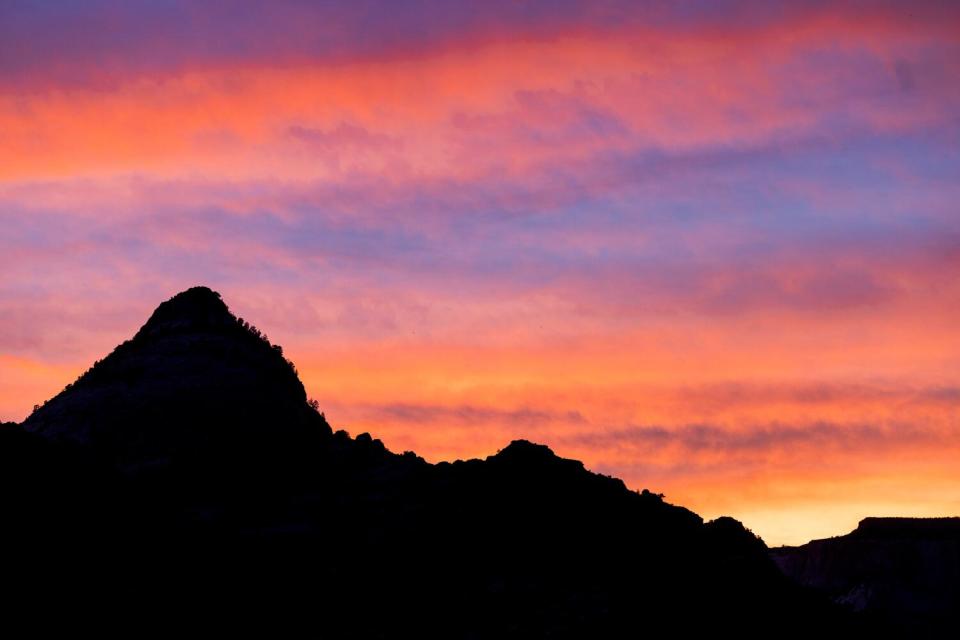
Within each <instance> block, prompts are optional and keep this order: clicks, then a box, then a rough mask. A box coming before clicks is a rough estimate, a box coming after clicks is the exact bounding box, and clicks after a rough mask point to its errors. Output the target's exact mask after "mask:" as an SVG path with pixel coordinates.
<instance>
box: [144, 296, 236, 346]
mask: <svg viewBox="0 0 960 640" xmlns="http://www.w3.org/2000/svg"><path fill="white" fill-rule="evenodd" d="M236 321H237V320H236V318H235V317H234V315H233V314H232V313H230V309H229V308H228V307H227V305H226V303H224V301H223V299H222V298H221V297H220V294H219V293H217V292H216V291H214V290H213V289H210V288H209V287H205V286H197V287H191V288H190V289H187V290H186V291H181V292H180V293H178V294H177V295H175V296H173V297H172V298H170V299H169V300H167V301H166V302H162V303H160V306H158V307H157V308H156V310H155V311H154V312H153V315H151V316H150V319H149V320H147V323H146V324H145V325H144V326H143V328H142V329H140V332H139V333H138V334H137V335H138V336H139V335H141V334H142V335H150V334H153V333H158V332H166V331H176V330H182V329H188V330H189V329H198V328H204V327H217V326H226V325H230V324H235V323H236Z"/></svg>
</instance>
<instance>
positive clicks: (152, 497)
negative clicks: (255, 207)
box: [0, 287, 875, 638]
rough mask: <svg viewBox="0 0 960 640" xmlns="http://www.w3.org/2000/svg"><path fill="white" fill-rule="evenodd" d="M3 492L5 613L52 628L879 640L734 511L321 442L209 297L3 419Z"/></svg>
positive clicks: (518, 468)
mask: <svg viewBox="0 0 960 640" xmlns="http://www.w3.org/2000/svg"><path fill="white" fill-rule="evenodd" d="M0 499H2V505H3V512H4V514H5V522H6V523H7V526H6V527H5V528H4V530H3V535H4V540H3V548H4V549H6V550H7V559H8V562H7V578H6V580H7V584H8V585H14V586H15V589H14V592H15V593H14V595H13V596H10V597H9V598H8V599H7V600H6V602H7V603H8V605H9V609H10V611H16V612H18V614H20V615H24V616H27V617H29V618H30V620H31V624H33V625H34V627H37V625H39V627H40V628H44V627H45V626H46V627H52V630H56V631H60V632H62V631H64V630H69V631H71V632H79V631H80V630H83V631H85V632H88V631H90V630H95V631H97V632H98V633H100V634H101V635H103V634H108V635H109V634H114V633H116V634H119V633H123V634H124V635H129V634H130V633H139V632H142V631H151V632H153V631H156V630H158V629H160V628H167V629H170V630H172V631H174V632H183V631H184V630H185V629H189V630H191V631H195V632H196V631H200V630H206V631H213V632H218V633H225V632H227V631H230V632H234V631H237V630H242V631H244V632H251V631H253V630H260V631H261V632H268V633H271V634H273V635H276V634H279V633H293V632H294V631H295V632H296V633H297V635H309V636H320V637H397V636H406V635H414V636H416V637H445V638H485V637H490V638H503V637H518V638H519V637H522V638H530V637H552V638H557V637H590V638H601V637H643V636H654V637H659V636H663V635H671V636H680V637H685V636H689V635H694V634H704V633H710V634H731V633H732V634H736V636H739V637H770V636H771V635H777V636H781V637H783V636H786V637H791V636H796V637H806V636H810V635H814V634H816V635H818V636H820V637H823V636H824V635H827V636H831V635H836V636H837V637H839V636H842V635H845V634H851V633H853V634H856V633H867V632H870V633H875V632H874V631H871V629H870V627H869V625H868V621H866V622H865V621H864V620H861V619H860V617H858V616H854V615H852V614H850V613H849V612H848V611H846V610H845V609H844V608H843V607H840V606H837V605H835V604H832V603H831V602H830V601H829V600H828V599H827V598H826V597H825V596H822V595H820V594H819V593H817V592H815V591H814V590H812V589H808V588H805V587H802V586H799V585H797V584H795V583H794V582H792V581H790V580H789V579H788V578H786V577H785V576H784V575H783V574H782V573H781V572H780V570H778V568H777V566H776V564H775V563H774V562H773V560H771V558H770V555H769V552H768V550H767V548H766V546H765V545H764V544H763V542H762V541H761V540H760V539H759V538H757V537H756V536H754V535H753V534H752V533H751V532H749V531H748V530H746V529H745V528H744V527H743V526H742V525H741V524H740V523H739V522H737V521H735V520H733V519H731V518H720V519H718V520H715V521H712V522H706V523H705V522H704V521H703V519H702V518H700V517H699V516H698V515H696V514H695V513H693V512H692V511H689V510H687V509H684V508H682V507H678V506H674V505H671V504H669V503H667V502H666V501H664V499H663V498H662V496H660V495H658V494H656V493H652V492H650V491H647V490H644V491H641V492H636V491H632V490H630V489H628V488H627V487H626V486H625V485H624V484H623V482H622V481H620V480H618V479H615V478H611V477H608V476H604V475H601V474H596V473H592V472H590V471H589V470H587V469H585V468H584V466H583V464H582V463H580V462H578V461H575V460H567V459H563V458H560V457H558V456H556V455H555V454H554V453H553V452H552V451H551V450H550V449H549V448H548V447H546V446H543V445H538V444H534V443H530V442H527V441H524V440H518V441H515V442H512V443H509V444H508V445H507V446H506V447H504V448H503V449H502V450H501V451H499V452H497V453H495V454H494V455H491V456H489V457H488V458H486V459H485V460H466V461H456V462H450V463H448V462H443V463H439V464H429V463H427V462H426V461H424V460H423V459H422V458H420V457H418V456H417V455H415V454H414V453H411V452H407V453H403V454H395V453H392V452H390V451H389V450H387V449H386V448H385V447H384V445H383V443H381V442H380V441H379V440H377V439H375V438H373V437H371V436H370V435H369V434H360V435H358V436H356V437H355V438H354V437H351V436H350V435H349V434H347V433H346V432H344V431H334V430H333V429H332V428H331V427H330V425H329V424H328V423H327V421H326V419H325V418H324V416H323V415H322V414H321V413H319V412H318V410H317V407H316V404H315V403H311V402H309V401H308V399H307V396H306V393H305V392H304V388H303V385H302V384H301V382H300V381H299V379H298V377H297V374H296V369H295V368H294V366H293V365H292V364H291V363H290V362H289V361H287V360H286V359H285V358H284V357H283V354H282V350H281V349H280V348H279V347H277V346H273V345H271V344H270V343H269V341H268V340H267V339H266V338H265V337H264V336H263V335H262V334H261V333H260V332H259V331H258V330H257V329H255V328H254V327H252V326H250V325H249V324H248V323H246V322H244V321H242V320H240V319H238V318H236V317H234V316H233V315H232V314H231V313H230V311H229V309H228V308H227V306H226V304H224V302H223V300H222V299H221V297H220V295H219V294H217V293H215V292H214V291H211V290H210V289H208V288H205V287H195V288H193V289H189V290H187V291H184V292H182V293H180V294H178V295H176V296H174V297H173V298H171V299H170V300H168V301H166V302H164V303H163V304H161V305H160V306H159V307H158V308H157V309H156V311H155V312H154V313H153V315H152V316H151V317H150V319H149V320H148V321H147V323H146V324H145V325H144V326H143V327H142V328H141V329H140V330H139V331H138V332H137V333H136V335H135V336H134V337H133V338H132V339H131V340H129V341H127V342H124V343H123V344H121V345H120V346H118V347H117V348H116V349H115V350H114V351H113V352H112V353H111V354H110V355H108V356H107V357H105V358H104V359H103V360H102V361H99V362H97V363H96V364H94V366H93V367H91V368H90V370H88V371H87V372H86V373H84V374H83V375H82V376H81V377H80V378H79V379H78V380H77V381H76V382H74V383H73V384H71V385H69V386H68V387H67V388H66V389H64V390H63V391H62V392H61V393H60V394H58V395H57V396H55V397H54V398H52V399H51V400H49V401H48V402H46V403H44V404H43V406H41V407H38V408H37V409H36V410H35V411H34V412H33V414H31V415H30V416H29V417H28V418H27V419H26V420H25V421H24V423H23V424H22V425H14V424H5V425H2V428H0ZM54 612H55V614H54ZM47 630H50V629H47Z"/></svg>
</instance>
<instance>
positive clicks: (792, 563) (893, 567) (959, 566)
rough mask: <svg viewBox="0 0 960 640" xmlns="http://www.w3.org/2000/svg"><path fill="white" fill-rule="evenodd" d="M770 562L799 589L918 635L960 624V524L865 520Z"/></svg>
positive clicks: (784, 550)
mask: <svg viewBox="0 0 960 640" xmlns="http://www.w3.org/2000/svg"><path fill="white" fill-rule="evenodd" d="M771 557H772V558H773V559H774V561H775V562H776V563H777V565H778V566H779V567H780V569H781V570H782V571H783V572H784V573H785V574H786V575H787V576H789V577H790V578H792V579H794V580H796V581H797V582H799V583H800V584H803V585H806V586H810V587H814V588H817V589H821V590H823V591H826V592H827V593H829V594H830V596H831V597H832V598H833V599H834V600H835V601H837V602H840V603H844V604H847V605H849V606H851V607H853V608H854V609H856V610H858V611H863V612H866V613H868V614H870V615H872V616H874V617H877V618H879V619H883V620H888V621H890V622H892V623H894V624H899V625H904V626H906V627H907V628H909V629H913V630H915V631H917V632H920V630H923V629H927V628H933V627H942V626H944V625H945V624H948V623H950V622H951V621H960V617H958V612H960V518H931V519H920V518H866V519H864V520H862V521H861V522H860V525H859V526H858V527H857V529H855V530H854V531H853V532H851V533H850V534H848V535H845V536H840V537H836V538H829V539H826V540H814V541H812V542H809V543H807V544H805V545H803V546H800V547H781V548H778V549H773V550H771Z"/></svg>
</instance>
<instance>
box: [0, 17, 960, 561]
mask: <svg viewBox="0 0 960 640" xmlns="http://www.w3.org/2000/svg"><path fill="white" fill-rule="evenodd" d="M958 203H960V4H957V3H951V2H923V1H917V0H913V1H910V2H900V3H897V2H829V3H828V2H800V1H794V2H784V3H777V2H770V1H760V0H756V1H743V2H727V1H710V2H706V1H704V2H684V3H673V2H657V1H653V2H643V3H641V2H635V1H632V0H631V1H623V2H620V1H616V0H609V1H606V0H600V1H592V2H576V1H572V0H571V1H567V0H554V1H549V2H546V1H544V2H541V1H535V0H531V1H522V0H511V1H507V0H487V1H486V2H483V3H477V2H455V1H453V0H420V1H407V0H384V1H375V0H351V2H339V3H338V2H306V1H302V0H272V1H271V2H269V3H254V2H246V1H242V0H236V1H230V2H228V1H226V0H213V1H210V2H203V3H197V2H191V1H189V0H124V1H123V2H119V1H117V2H106V1H102V0H84V1H80V0H44V1H39V0H38V1H33V2H24V1H21V0H5V1H4V2H2V3H0V420H14V421H19V420H22V419H23V418H25V417H26V416H27V415H28V414H29V412H30V411H31V408H32V407H33V405H34V404H37V403H40V402H42V401H43V400H45V399H46V398H48V397H50V396H52V395H54V394H55V393H57V392H58V391H59V390H60V389H61V388H63V387H64V385H66V384H67V383H68V382H71V381H73V380H74V379H75V378H76V377H77V376H78V375H79V374H80V373H82V372H83V371H84V370H86V368H87V367H88V366H89V365H90V364H91V363H92V362H93V361H94V360H95V359H97V358H101V357H102V356H103V355H105V354H106V353H109V351H110V350H111V349H112V348H113V347H114V346H115V345H116V344H118V343H119V342H121V341H123V340H125V339H127V338H129V337H131V336H132V335H133V333H135V332H136V330H137V328H139V326H140V325H141V324H142V323H143V322H145V321H146V319H147V317H148V316H149V315H150V313H151V311H152V310H153V308H155V307H156V305H157V304H158V303H159V302H161V301H163V300H165V299H166V298H169V297H170V296H172V295H173V294H174V293H176V292H178V291H180V290H183V289H186V288H188V287H190V286H194V285H198V284H205V285H208V286H210V287H212V288H214V289H216V290H217V291H219V292H220V293H221V294H222V295H223V297H224V299H225V301H226V302H227V303H228V304H229V305H230V307H231V309H232V310H233V311H234V313H236V314H237V315H238V316H242V317H244V318H246V319H247V320H248V321H250V322H252V323H253V324H255V325H257V326H258V327H259V328H260V329H261V330H263V331H264V332H265V333H266V334H267V335H268V336H269V337H270V339H271V340H272V341H273V342H275V343H279V344H281V345H283V347H284V353H285V354H286V355H287V356H288V357H290V358H291V359H292V360H293V361H294V362H295V363H296V365H297V368H298V369H299V371H300V374H301V378H302V379H303V381H304V384H305V386H306V388H307V391H308V394H309V395H310V396H311V397H313V398H316V399H317V400H318V401H319V403H320V406H321V408H322V409H323V410H324V411H325V413H326V415H327V418H328V419H329V420H330V422H331V423H332V424H333V425H334V427H336V428H344V429H346V430H348V431H349V432H351V433H352V434H357V433H361V432H365V431H367V432H370V433H371V434H372V435H374V436H375V437H379V438H381V439H382V440H383V441H384V443H385V444H386V445H387V446H388V447H389V448H391V449H392V450H394V451H398V452H399V451H405V450H414V451H416V452H417V453H419V454H420V455H422V456H424V457H425V458H426V459H427V460H430V461H439V460H452V459H457V458H465V457H477V456H479V457H483V456H487V455H491V454H493V453H495V452H496V451H497V450H498V449H500V448H502V447H504V446H505V445H506V444H507V443H508V442H509V441H510V440H512V439H515V438H526V439H529V440H533V441H537V442H542V443H545V444H548V445H550V446H551V447H552V448H553V449H554V450H555V451H556V452H557V453H558V454H560V455H563V456H566V457H573V458H577V459H581V460H583V461H584V462H585V463H586V465H587V466H588V467H589V468H591V469H593V470H595V471H598V472H601V473H605V474H610V475H615V476H618V477H621V478H623V479H624V480H625V481H626V483H627V484H628V486H630V487H631V488H634V489H638V490H639V489H642V488H649V489H650V490H653V491H656V492H659V493H664V494H665V495H666V499H667V500H668V501H670V502H673V503H676V504H682V505H684V506H687V507H689V508H691V509H693V510H695V511H697V512H698V513H699V514H701V515H702V516H704V517H706V518H713V517H717V516H719V515H732V516H734V517H736V518H738V519H740V520H741V521H743V522H744V524H745V525H746V526H747V527H749V528H751V529H752V530H753V531H754V532H756V533H757V534H759V535H760V536H761V537H763V539H764V540H765V541H766V542H767V543H768V544H771V545H776V544H785V543H791V544H792V543H801V542H805V541H807V540H809V539H812V538H820V537H826V536H831V535H839V534H842V533H845V532H847V531H849V530H851V529H853V528H854V527H855V526H856V523H857V521H858V520H859V519H860V518H862V517H865V516H878V515H923V516H932V515H960V465H958V464H957V459H958V455H960V332H958V331H957V326H958V320H960V205H958Z"/></svg>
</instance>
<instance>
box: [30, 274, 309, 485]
mask: <svg viewBox="0 0 960 640" xmlns="http://www.w3.org/2000/svg"><path fill="white" fill-rule="evenodd" d="M315 418H316V414H315V412H314V411H312V410H311V408H310V407H309V406H308V405H307V397H306V393H305V391H304V389H303V385H302V384H301V383H300V380H299V379H298V378H297V374H296V371H295V369H294V367H293V365H292V364H291V363H290V362H288V361H287V360H285V359H284V357H283V355H282V350H281V349H280V348H279V347H274V346H272V345H270V343H269V342H268V341H267V340H266V338H265V337H263V336H261V335H260V333H259V332H258V331H257V330H256V329H255V328H252V327H249V325H247V324H245V323H243V322H242V321H241V320H238V319H237V318H235V317H234V316H233V315H232V314H231V313H230V311H229V310H228V309H227V306H226V305H225V304H224V303H223V301H222V300H221V299H220V295H219V294H218V293H215V292H213V291H211V290H210V289H207V288H206V287H195V288H193V289H190V290H188V291H184V292H183V293H180V294H178V295H176V296H174V297H173V298H171V299H170V300H168V301H166V302H164V303H163V304H161V305H160V306H159V307H158V308H157V310H156V311H155V312H154V313H153V315H152V316H151V317H150V319H149V320H148V321H147V323H146V324H145V325H144V326H143V327H142V328H141V329H140V330H139V331H138V332H137V334H136V335H135V336H134V337H133V339H131V340H129V341H127V342H124V343H123V344H121V345H120V346H118V347H117V348H116V349H115V350H114V351H113V353H111V354H110V355H108V356H107V357H106V358H104V359H103V360H102V361H98V362H97V363H95V364H94V366H93V367H91V368H90V369H89V370H88V371H87V372H86V373H84V374H83V375H82V376H81V377H80V378H79V379H78V380H77V381H76V382H74V383H73V384H72V385H69V386H68V387H67V388H66V389H64V391H63V392H61V393H60V394H58V395H57V396H56V397H54V398H53V399H51V400H50V401H48V402H46V403H44V405H43V406H42V407H40V408H39V409H37V410H36V411H34V412H33V414H31V415H30V416H29V417H28V418H27V419H26V421H25V422H24V423H23V426H24V427H25V428H26V429H27V430H28V431H33V432H37V433H39V434H41V435H43V436H44V437H46V438H48V439H50V440H52V441H56V442H71V443H76V444H89V445H91V446H92V447H93V448H95V449H96V451H97V452H98V453H99V454H101V455H104V456H106V457H107V458H109V459H110V460H111V461H113V462H115V463H116V464H118V465H119V466H120V467H122V468H125V469H127V470H136V469H138V468H141V467H149V466H156V465H166V464H169V463H171V462H172V459H173V458H176V457H180V458H184V457H186V456H190V455H196V454H197V453H198V452H205V453H204V455H209V454H210V453H211V452H215V451H216V450H218V449H220V448H222V447H231V446H235V445H236V444H237V443H238V442H239V441H241V440H249V439H254V440H257V441H259V443H260V444H261V445H262V444H263V442H264V441H263V436H265V435H266V436H267V437H268V438H269V439H271V440H276V439H278V438H280V437H282V436H290V435H291V432H294V433H295V432H297V431H302V429H303V428H304V425H305V424H312V422H314V421H315Z"/></svg>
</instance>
